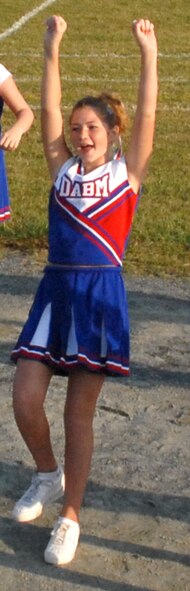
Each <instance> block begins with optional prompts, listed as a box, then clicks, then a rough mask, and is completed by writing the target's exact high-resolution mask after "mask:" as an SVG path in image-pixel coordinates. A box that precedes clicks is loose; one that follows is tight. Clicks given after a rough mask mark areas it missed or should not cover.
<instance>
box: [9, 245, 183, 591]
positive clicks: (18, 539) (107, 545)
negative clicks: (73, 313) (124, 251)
mask: <svg viewBox="0 0 190 591" xmlns="http://www.w3.org/2000/svg"><path fill="white" fill-rule="evenodd" d="M40 276H41V267H39V266H38V265H37V264H36V263H35V262H34V261H33V260H32V259H30V258H28V257H24V256H21V255H20V254H18V253H13V254H7V255H6V256H4V258H2V259H1V260H0V310H1V316H0V371H1V373H0V386H1V423H2V425H1V433H0V453H1V457H0V460H1V462H0V463H1V484H0V516H1V541H0V590H2V591H13V590H14V591H32V590H33V589H35V590H36V591H45V590H48V591H71V590H72V591H76V590H79V589H80V590H81V591H93V589H96V590H97V591H189V590H190V582H189V581H190V576H189V573H190V571H189V568H190V469H189V454H190V451H189V448H190V402H189V394H190V363H189V361H190V345H189V341H190V304H189V300H190V282H189V281H188V280H184V281H182V280H175V279H172V280H162V279H159V278H150V277H149V278H148V277H147V278H137V277H126V284H127V290H128V297H129V307H130V316H131V365H132V374H131V377H130V378H129V379H128V380H127V379H123V378H121V379H117V378H116V379H107V381H106V383H105V385H104V387H103V390H102V394H101V397H100V399H99V402H98V405H97V411H96V416H95V422H94V428H95V451H94V457H93V463H92V468H91V473H90V480H89V483H88V486H87V490H86V494H85V498H84V503H83V507H82V512H81V540H80V545H79V548H78V551H77V555H76V559H75V560H74V562H73V563H71V565H70V566H68V567H67V568H55V567H51V566H48V565H47V564H45V563H44V561H43V551H44V548H45V546H46V544H47V541H48V538H49V533H50V530H51V527H52V525H53V523H54V520H55V518H56V516H57V514H58V511H59V507H60V502H58V503H55V504H54V505H52V506H50V507H47V508H46V510H45V511H44V514H43V516H42V517H41V518H40V519H38V520H36V521H34V522H32V523H31V524H27V525H22V526H21V525H18V524H16V523H14V522H13V521H12V519H11V509H12V507H13V504H14V502H15V500H16V499H18V497H19V496H20V495H21V494H22V492H23V490H24V488H25V487H26V486H27V484H28V482H29V480H30V477H31V473H32V470H33V468H34V466H33V462H32V460H31V457H30V454H29V452H28V451H27V449H26V447H25V445H24V443H23V441H22V439H21V436H20V435H19V433H18V430H17V427H16V425H15V422H14V419H13V413H12V403H11V390H12V380H13V374H14V366H13V365H12V364H10V361H9V353H10V350H11V347H12V345H13V343H14V342H15V339H16V337H17V335H18V333H19V331H20V329H21V327H22V325H23V322H24V321H25V318H26V315H27V313H28V310H29V307H30V304H31V302H32V299H33V294H34V292H35V290H36V287H37V285H38V282H39V279H40ZM66 384H67V379H66V378H60V377H55V378H53V380H52V382H51V385H50V388H49V392H48V397H47V403H46V408H47V413H48V417H49V421H50V425H51V430H52V440H53V445H54V449H55V453H56V456H57V458H58V460H59V461H60V462H62V460H63V450H64V435H63V428H62V406H63V403H64V397H65V390H66Z"/></svg>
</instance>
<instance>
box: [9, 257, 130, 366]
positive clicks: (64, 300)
mask: <svg viewBox="0 0 190 591" xmlns="http://www.w3.org/2000/svg"><path fill="white" fill-rule="evenodd" d="M19 357H23V358H26V359H34V360H38V361H41V362H43V363H46V364H47V365H48V366H50V367H51V368H52V369H53V371H54V373H56V374H62V375H68V374H69V372H70V371H71V370H72V369H73V368H76V367H79V366H80V367H84V368H86V369H88V370H90V371H94V372H104V373H106V374H110V375H123V376H126V375H128V374H129V320H128V306H127V299H126V292H125V286H124V281H123V277H122V275H121V272H120V268H118V267H113V268H111V267H108V268H106V269H105V268H101V269H97V270H96V269H94V268H93V269H92V268H80V269H77V270H76V269H74V268H70V269H69V270H66V269H64V270H63V269H62V268H57V267H56V268H55V267H54V266H53V267H51V266H47V267H46V268H45V273H44V277H43V278H42V281H41V283H40V285H39V288H38V291H37V293H36V296H35V299H34V303H33V305H32V307H31V310H30V312H29V316H28V320H27V321H26V324H25V325H24V328H23V330H22V332H21V334H20V337H19V339H18V341H17V344H16V346H15V348H14V350H13V351H12V354H11V359H12V360H13V361H15V362H16V361H17V359H18V358H19Z"/></svg>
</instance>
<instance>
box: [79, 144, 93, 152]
mask: <svg viewBox="0 0 190 591" xmlns="http://www.w3.org/2000/svg"><path fill="white" fill-rule="evenodd" d="M93 147H94V146H93V144H85V145H82V146H80V147H79V150H81V152H84V153H85V152H89V151H90V150H91V149H92V148H93Z"/></svg>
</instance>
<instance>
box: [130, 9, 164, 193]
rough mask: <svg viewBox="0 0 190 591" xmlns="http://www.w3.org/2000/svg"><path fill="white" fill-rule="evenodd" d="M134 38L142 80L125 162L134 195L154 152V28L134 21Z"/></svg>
mask: <svg viewBox="0 0 190 591" xmlns="http://www.w3.org/2000/svg"><path fill="white" fill-rule="evenodd" d="M133 34H134V37H135V38H136V41H137V43H138V45H139V47H140V51H141V76H140V83H139V91H138V100H137V109H136V114H135V119H134V123H133V127H132V133H131V140H130V142H129V146H128V151H127V154H126V160H127V168H128V176H129V182H130V184H131V186H132V188H133V190H134V191H135V192H137V191H138V190H139V186H140V184H141V183H142V181H143V179H144V176H145V174H146V171H147V166H148V162H149V158H150V156H151V153H152V148H153V138H154V128H155V113H156V103H157V41H156V36H155V33H154V25H153V24H152V23H151V22H150V21H149V20H143V19H141V20H139V21H134V22H133Z"/></svg>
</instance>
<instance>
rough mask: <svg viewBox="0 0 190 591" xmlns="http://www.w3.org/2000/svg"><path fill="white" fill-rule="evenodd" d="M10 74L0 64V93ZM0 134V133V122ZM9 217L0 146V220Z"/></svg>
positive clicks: (7, 193)
mask: <svg viewBox="0 0 190 591" xmlns="http://www.w3.org/2000/svg"><path fill="white" fill-rule="evenodd" d="M9 76H11V73H10V72H9V71H8V70H7V69H6V68H5V67H4V66H3V65H2V64H0V95H1V84H2V83H3V82H5V80H6V79H7V78H8V77H9ZM2 113H3V99H2V98H1V96H0V120H1V116H2ZM0 135H1V124H0ZM9 218H10V201H9V191H8V182H7V174H6V166H5V157H4V150H2V149H1V148H0V222H4V221H5V220H8V219H9Z"/></svg>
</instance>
